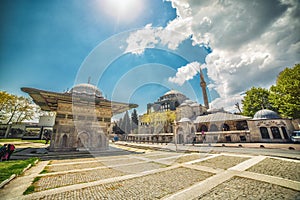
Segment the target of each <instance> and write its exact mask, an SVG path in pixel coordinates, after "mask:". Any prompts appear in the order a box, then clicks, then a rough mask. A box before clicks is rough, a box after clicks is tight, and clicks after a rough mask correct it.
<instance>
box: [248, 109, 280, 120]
mask: <svg viewBox="0 0 300 200" xmlns="http://www.w3.org/2000/svg"><path fill="white" fill-rule="evenodd" d="M253 119H281V117H280V116H279V115H278V114H277V113H276V112H274V111H272V110H268V109H263V110H259V111H257V112H256V113H255V115H254V117H253Z"/></svg>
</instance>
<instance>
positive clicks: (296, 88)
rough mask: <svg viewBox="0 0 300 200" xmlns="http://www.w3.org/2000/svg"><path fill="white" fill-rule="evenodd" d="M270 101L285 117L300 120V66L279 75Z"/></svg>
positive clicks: (297, 65) (272, 88)
mask: <svg viewBox="0 0 300 200" xmlns="http://www.w3.org/2000/svg"><path fill="white" fill-rule="evenodd" d="M269 100H270V102H271V103H272V105H273V106H274V108H275V109H276V110H277V111H278V113H279V114H281V115H282V116H283V117H292V118H294V119H297V118H300V64H296V65H295V66H294V67H293V68H286V69H284V70H283V71H282V72H280V73H279V75H278V77H277V81H276V85H274V86H272V87H271V89H270V97H269Z"/></svg>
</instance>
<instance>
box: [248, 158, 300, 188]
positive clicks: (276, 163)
mask: <svg viewBox="0 0 300 200" xmlns="http://www.w3.org/2000/svg"><path fill="white" fill-rule="evenodd" d="M248 171H250V172H255V173H260V174H266V175H270V176H278V177H281V178H286V179H290V180H294V181H298V182H300V163H299V162H293V161H287V160H282V159H274V158H266V159H265V160H263V161H262V162H260V163H258V164H256V165H254V166H253V167H251V168H250V169H248Z"/></svg>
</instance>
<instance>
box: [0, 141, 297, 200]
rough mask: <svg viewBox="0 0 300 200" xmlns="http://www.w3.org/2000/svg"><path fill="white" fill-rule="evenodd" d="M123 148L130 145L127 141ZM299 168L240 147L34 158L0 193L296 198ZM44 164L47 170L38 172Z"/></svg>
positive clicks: (78, 196) (57, 196)
mask: <svg viewBox="0 0 300 200" xmlns="http://www.w3.org/2000/svg"><path fill="white" fill-rule="evenodd" d="M115 146H116V145H115ZM126 148H127V147H126ZM126 150H130V151H131V152H134V151H135V149H134V148H132V147H131V148H130V149H126ZM136 152H139V153H141V150H140V149H136ZM299 168H300V161H298V160H292V159H281V158H276V157H268V156H256V155H245V154H244V153H243V154H232V153H218V154H209V153H206V154H201V153H175V152H164V151H150V150H149V151H148V150H146V151H144V154H129V155H119V156H109V155H106V156H100V157H95V158H74V159H67V160H63V159H60V160H51V161H49V162H48V161H43V162H39V163H38V165H37V166H35V167H33V168H32V169H31V170H29V171H28V172H26V173H25V174H24V175H23V176H21V177H18V178H17V179H15V180H13V181H12V182H11V183H9V184H8V185H7V186H5V188H4V189H1V190H0V196H1V198H2V197H3V198H4V199H180V200H181V199H300V180H299ZM43 169H46V170H44V173H42V174H40V172H41V171H43ZM36 177H38V178H36ZM34 179H35V182H34V183H32V182H33V180H34ZM18 184H20V185H23V186H22V187H20V186H19V185H18ZM30 185H32V186H34V192H33V193H31V194H28V195H23V194H22V193H23V192H24V191H25V190H26V188H27V187H28V186H30ZM17 190H18V191H17ZM11 191H17V192H15V193H12V192H11Z"/></svg>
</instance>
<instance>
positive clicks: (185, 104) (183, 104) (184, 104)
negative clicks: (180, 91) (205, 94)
mask: <svg viewBox="0 0 300 200" xmlns="http://www.w3.org/2000/svg"><path fill="white" fill-rule="evenodd" d="M179 106H180V107H182V106H188V104H187V103H182V104H180V105H179Z"/></svg>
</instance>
